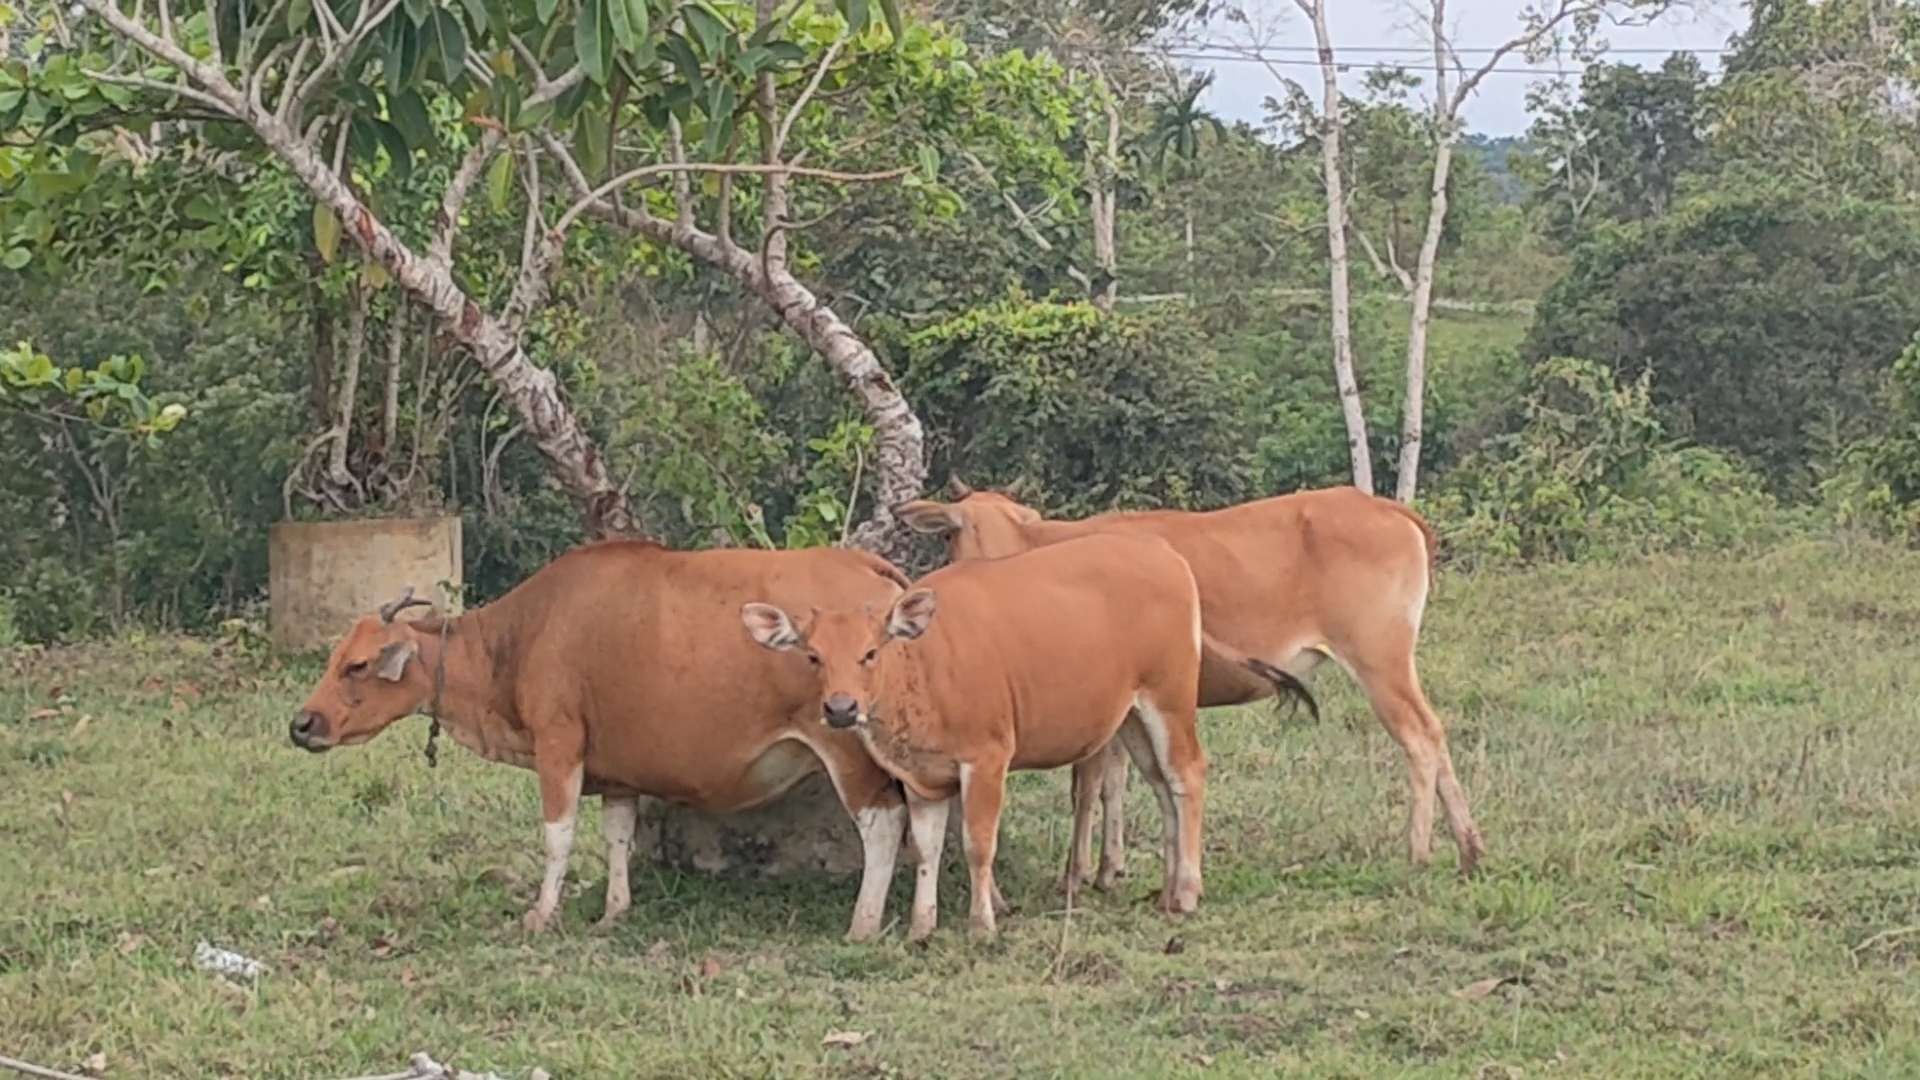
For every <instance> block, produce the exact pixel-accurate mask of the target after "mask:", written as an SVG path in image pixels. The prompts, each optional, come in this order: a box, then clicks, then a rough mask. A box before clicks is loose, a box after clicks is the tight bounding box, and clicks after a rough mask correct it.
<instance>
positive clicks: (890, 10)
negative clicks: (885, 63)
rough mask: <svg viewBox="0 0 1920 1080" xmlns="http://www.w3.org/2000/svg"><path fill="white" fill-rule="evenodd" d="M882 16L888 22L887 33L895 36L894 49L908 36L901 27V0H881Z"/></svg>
mask: <svg viewBox="0 0 1920 1080" xmlns="http://www.w3.org/2000/svg"><path fill="white" fill-rule="evenodd" d="M880 14H881V16H882V17H883V18H885V19H886V20H887V33H889V34H892V35H893V46H894V48H899V47H900V42H901V41H902V40H904V39H905V38H906V36H907V34H906V31H905V30H904V29H903V28H902V27H901V25H900V0H880Z"/></svg>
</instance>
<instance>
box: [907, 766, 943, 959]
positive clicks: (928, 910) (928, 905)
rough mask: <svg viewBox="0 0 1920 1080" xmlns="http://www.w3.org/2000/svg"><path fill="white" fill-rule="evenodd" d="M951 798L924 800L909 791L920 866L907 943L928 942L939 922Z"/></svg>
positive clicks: (909, 814) (916, 869)
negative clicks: (943, 860) (941, 861)
mask: <svg viewBox="0 0 1920 1080" xmlns="http://www.w3.org/2000/svg"><path fill="white" fill-rule="evenodd" d="M952 802H953V800H951V799H922V798H921V797H920V796H918V795H915V794H914V793H913V791H912V790H911V789H909V790H908V791H907V820H908V822H910V823H911V825H912V830H913V843H914V846H915V847H917V848H919V849H920V865H919V866H916V867H914V869H913V923H912V925H911V926H910V927H909V929H908V930H907V940H908V941H925V940H926V939H927V937H928V935H930V934H932V933H933V928H934V926H935V925H936V924H938V922H939V920H940V852H941V850H942V849H944V848H945V847H946V844H947V808H948V807H949V806H951V805H952Z"/></svg>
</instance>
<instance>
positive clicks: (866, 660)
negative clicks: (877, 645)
mask: <svg viewBox="0 0 1920 1080" xmlns="http://www.w3.org/2000/svg"><path fill="white" fill-rule="evenodd" d="M878 655H880V650H879V649H868V650H867V655H865V656H863V657H861V658H860V662H861V663H862V664H871V663H873V658H874V657H876V656H878Z"/></svg>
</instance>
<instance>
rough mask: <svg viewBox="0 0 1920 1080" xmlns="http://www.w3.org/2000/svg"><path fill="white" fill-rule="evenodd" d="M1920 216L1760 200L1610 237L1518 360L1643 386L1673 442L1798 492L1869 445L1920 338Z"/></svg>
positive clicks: (1556, 299) (1591, 243) (1546, 301)
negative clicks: (1565, 363) (1895, 370)
mask: <svg viewBox="0 0 1920 1080" xmlns="http://www.w3.org/2000/svg"><path fill="white" fill-rule="evenodd" d="M1917 268H1920V211H1917V210H1916V209H1915V208H1913V207H1909V206H1898V205H1889V204H1886V203H1878V202H1870V201H1865V200H1857V199H1846V198H1834V197H1811V198H1810V197H1806V196H1804V195H1802V194H1800V193H1797V192H1795V191H1793V190H1792V189H1784V190H1783V189H1781V188H1780V187H1778V186H1777V185H1771V184H1769V185H1766V186H1765V187H1763V188H1761V189H1759V190H1744V189H1738V188H1736V189H1733V190H1728V191H1716V192H1713V193H1712V194H1710V195H1701V196H1695V197H1691V198H1688V199H1683V200H1682V201H1681V202H1680V203H1679V204H1678V205H1676V206H1675V208H1674V209H1673V210H1672V211H1671V212H1669V213H1667V214H1665V215H1663V216H1661V217H1657V218H1651V219H1648V220H1646V221H1642V222H1635V223H1631V224H1628V225H1623V226H1608V227H1603V228H1601V229H1599V230H1598V231H1596V233H1595V234H1594V236H1593V237H1592V238H1591V239H1590V240H1588V241H1587V242H1586V243H1583V244H1582V245H1581V246H1580V247H1579V248H1577V249H1576V250H1575V252H1574V257H1573V266H1572V268H1571V269H1570V270H1569V271H1568V273H1567V275H1566V277H1564V278H1563V279H1562V280H1561V281H1560V282H1559V283H1557V284H1556V285H1555V286H1554V287H1553V289H1552V290H1550V291H1549V292H1548V294H1547V295H1546V296H1545V297H1543V298H1542V300H1541V302H1540V306H1539V311H1538V314H1537V316H1536V318H1535V321H1534V326H1533V329H1532V331H1531V333H1530V335H1529V338H1528V342H1527V352H1528V354H1529V356H1530V357H1531V358H1532V359H1534V360H1535V361H1540V360H1544V359H1546V358H1550V357H1553V356H1582V357H1586V358H1589V359H1592V360H1594V361H1596V362H1599V363H1601V364H1603V365H1605V366H1606V367H1608V368H1609V369H1611V370H1612V371H1613V372H1614V373H1615V374H1616V376H1618V377H1620V378H1622V379H1632V378H1637V377H1638V376H1640V375H1641V374H1643V373H1651V377H1652V393H1653V400H1654V402H1655V403H1656V404H1658V405H1659V406H1660V407H1661V408H1662V409H1663V410H1665V412H1666V415H1667V418H1668V428H1669V430H1671V431H1673V432H1674V434H1675V435H1677V436H1682V437H1689V438H1692V439H1694V440H1696V441H1698V442H1700V443H1703V444H1705V445H1707V446H1712V447H1717V448H1720V449H1722V450H1727V451H1731V452H1733V453H1735V454H1738V455H1739V456H1740V457H1742V458H1744V459H1745V460H1746V461H1747V462H1748V463H1750V464H1751V465H1753V466H1754V467H1756V468H1758V469H1759V470H1761V471H1762V473H1763V474H1764V475H1765V477H1766V479H1767V481H1768V482H1769V484H1770V485H1771V486H1772V487H1773V488H1774V490H1776V491H1778V492H1781V493H1783V494H1784V493H1793V492H1801V491H1805V490H1806V489H1807V487H1808V484H1809V482H1810V480H1811V479H1812V475H1813V473H1814V471H1815V470H1816V468H1817V467H1819V466H1821V465H1823V464H1825V463H1826V462H1827V461H1828V460H1830V459H1831V458H1832V457H1833V456H1835V454H1836V453H1837V451H1838V449H1839V448H1841V447H1844V446H1846V445H1848V444H1850V443H1853V442H1855V441H1857V440H1858V439H1860V438H1862V437H1864V436H1868V435H1870V434H1872V433H1873V431H1874V428H1875V426H1876V418H1877V416H1878V414H1879V411H1880V410H1879V409H1878V407H1877V401H1878V398H1879V395H1880V393H1881V390H1882V386H1883V383H1884V380H1885V377H1886V373H1887V371H1888V370H1889V368H1890V367H1891V365H1892V364H1893V362H1894V360H1895V358H1896V357H1898V356H1899V355H1900V353H1901V350H1902V348H1903V347H1904V346H1905V345H1906V344H1907V341H1908V338H1909V336H1910V335H1911V333H1912V331H1913V328H1914V327H1916V326H1920V269H1917Z"/></svg>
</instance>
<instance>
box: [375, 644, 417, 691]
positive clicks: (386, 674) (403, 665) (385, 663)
mask: <svg viewBox="0 0 1920 1080" xmlns="http://www.w3.org/2000/svg"><path fill="white" fill-rule="evenodd" d="M419 651H420V646H418V645H415V644H414V643H413V642H412V641H411V640H408V641H396V642H394V643H392V644H391V645H388V646H387V647H386V648H384V649H381V650H380V659H379V660H377V661H375V663H374V674H376V675H378V676H380V677H381V678H383V679H385V680H387V681H388V682H399V681H400V678H401V676H403V675H405V674H406V673H407V661H409V660H411V659H413V656H414V654H415V653H417V652H419Z"/></svg>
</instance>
